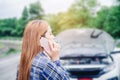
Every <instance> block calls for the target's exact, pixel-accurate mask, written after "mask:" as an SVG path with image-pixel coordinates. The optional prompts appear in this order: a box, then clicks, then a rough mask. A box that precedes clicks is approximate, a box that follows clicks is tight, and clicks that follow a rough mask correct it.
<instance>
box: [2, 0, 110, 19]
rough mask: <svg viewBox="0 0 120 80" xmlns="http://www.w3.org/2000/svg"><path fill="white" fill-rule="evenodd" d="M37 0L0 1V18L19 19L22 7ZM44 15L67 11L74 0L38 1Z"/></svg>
mask: <svg viewBox="0 0 120 80" xmlns="http://www.w3.org/2000/svg"><path fill="white" fill-rule="evenodd" d="M35 1H37V0H0V18H9V17H20V16H21V13H22V11H23V8H24V6H28V5H29V4H30V3H33V2H35ZM39 1H40V2H41V5H42V7H43V9H44V11H45V13H46V14H48V13H52V14H56V13H58V12H64V11H67V9H68V8H69V7H70V5H71V4H73V3H74V0H39ZM98 2H100V3H101V5H108V6H109V5H111V4H112V0H98Z"/></svg>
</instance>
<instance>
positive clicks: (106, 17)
mask: <svg viewBox="0 0 120 80" xmlns="http://www.w3.org/2000/svg"><path fill="white" fill-rule="evenodd" d="M96 1H97V0H75V3H73V5H71V7H70V8H69V9H68V11H66V12H62V13H58V14H48V15H44V11H43V9H42V7H41V4H40V2H38V1H37V2H35V3H32V4H30V6H29V8H27V7H25V8H24V10H23V13H22V16H21V18H19V19H16V18H11V19H2V20H0V36H20V37H21V36H22V35H23V30H24V27H25V25H26V23H27V22H28V21H29V20H32V19H45V20H47V21H48V22H49V23H50V25H51V27H52V30H53V34H55V35H56V34H58V33H59V32H61V31H63V30H66V29H70V28H82V27H90V28H99V29H103V30H105V31H107V32H108V33H110V34H111V35H112V36H113V37H114V38H120V35H119V34H120V23H119V21H120V15H119V14H120V4H116V5H114V6H111V7H105V6H100V5H99V4H98V3H97V2H96ZM117 3H120V0H118V2H117ZM98 6H99V7H101V9H100V10H99V11H96V9H97V7H98Z"/></svg>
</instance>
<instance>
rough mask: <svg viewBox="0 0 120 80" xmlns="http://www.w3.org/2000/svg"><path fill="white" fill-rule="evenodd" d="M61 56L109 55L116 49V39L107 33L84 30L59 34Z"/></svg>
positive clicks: (73, 30) (57, 37) (71, 30)
mask: <svg viewBox="0 0 120 80" xmlns="http://www.w3.org/2000/svg"><path fill="white" fill-rule="evenodd" d="M56 39H57V40H58V41H59V42H60V45H61V56H70V55H72V56H78V55H84V56H85V55H90V56H94V55H108V54H110V52H111V51H113V49H114V47H115V43H114V39H113V38H112V37H111V36H110V35H109V34H108V33H107V32H105V31H103V30H99V29H91V28H82V29H69V30H66V31H63V32H61V33H59V34H58V35H57V36H56Z"/></svg>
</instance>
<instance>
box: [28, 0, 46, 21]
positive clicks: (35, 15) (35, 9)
mask: <svg viewBox="0 0 120 80" xmlns="http://www.w3.org/2000/svg"><path fill="white" fill-rule="evenodd" d="M29 14H30V19H41V18H42V17H43V14H44V11H43V9H42V7H41V4H40V2H39V1H37V2H35V3H32V4H30V8H29Z"/></svg>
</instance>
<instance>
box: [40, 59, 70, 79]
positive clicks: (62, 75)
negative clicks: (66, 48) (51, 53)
mask: <svg viewBox="0 0 120 80" xmlns="http://www.w3.org/2000/svg"><path fill="white" fill-rule="evenodd" d="M41 75H42V76H43V77H44V78H45V80H69V76H68V73H67V72H66V71H65V69H64V68H63V67H62V66H61V65H60V61H59V60H58V61H55V62H52V61H51V62H49V63H47V64H46V66H45V67H44V69H43V71H42V74H41Z"/></svg>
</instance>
